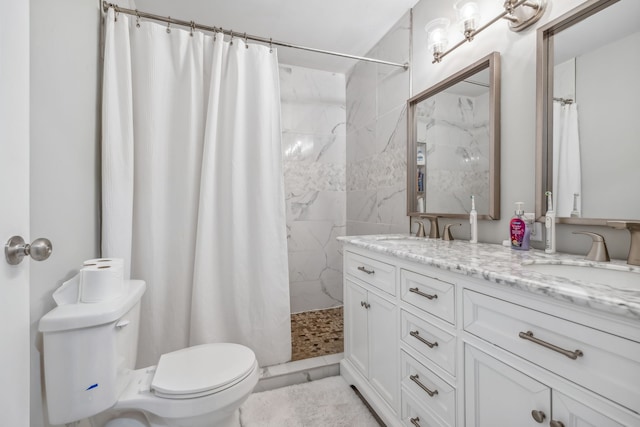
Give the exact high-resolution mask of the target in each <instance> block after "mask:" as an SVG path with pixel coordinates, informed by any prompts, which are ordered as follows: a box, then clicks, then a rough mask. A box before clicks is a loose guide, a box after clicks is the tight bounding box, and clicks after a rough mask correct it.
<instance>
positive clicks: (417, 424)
mask: <svg viewBox="0 0 640 427" xmlns="http://www.w3.org/2000/svg"><path fill="white" fill-rule="evenodd" d="M409 421H411V424H413V425H414V426H416V427H420V423H419V422H418V421H420V417H415V418H409Z"/></svg>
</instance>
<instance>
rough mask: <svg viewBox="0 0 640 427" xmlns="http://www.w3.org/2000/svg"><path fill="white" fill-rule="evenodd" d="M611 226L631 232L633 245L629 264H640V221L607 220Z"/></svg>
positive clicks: (628, 259) (628, 260)
mask: <svg viewBox="0 0 640 427" xmlns="http://www.w3.org/2000/svg"><path fill="white" fill-rule="evenodd" d="M607 225H608V226H609V227H613V228H615V229H617V230H623V229H625V228H626V229H627V230H629V233H631V245H630V246H629V255H628V256H627V264H630V265H640V221H607Z"/></svg>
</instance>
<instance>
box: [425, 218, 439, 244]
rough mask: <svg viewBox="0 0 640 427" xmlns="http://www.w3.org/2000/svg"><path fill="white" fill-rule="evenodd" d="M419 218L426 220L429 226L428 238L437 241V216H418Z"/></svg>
mask: <svg viewBox="0 0 640 427" xmlns="http://www.w3.org/2000/svg"><path fill="white" fill-rule="evenodd" d="M420 218H427V219H428V220H429V221H430V222H431V225H430V227H429V238H430V239H439V238H440V229H439V228H438V216H437V215H420Z"/></svg>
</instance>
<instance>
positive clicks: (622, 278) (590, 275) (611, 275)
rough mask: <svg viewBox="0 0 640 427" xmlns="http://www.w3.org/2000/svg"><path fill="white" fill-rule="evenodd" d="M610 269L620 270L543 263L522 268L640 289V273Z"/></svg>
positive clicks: (622, 269)
mask: <svg viewBox="0 0 640 427" xmlns="http://www.w3.org/2000/svg"><path fill="white" fill-rule="evenodd" d="M610 267H618V268H606V267H605V268H602V267H594V266H590V265H573V264H542V263H533V264H524V265H523V266H522V268H524V269H525V270H528V271H536V272H538V273H543V274H549V275H552V276H557V277H563V278H565V279H569V280H581V281H584V282H590V283H599V284H602V285H608V286H613V287H617V288H627V289H640V272H638V271H629V270H626V269H624V268H625V267H623V266H617V265H611V266H610Z"/></svg>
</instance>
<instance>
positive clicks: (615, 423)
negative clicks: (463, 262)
mask: <svg viewBox="0 0 640 427" xmlns="http://www.w3.org/2000/svg"><path fill="white" fill-rule="evenodd" d="M437 253H438V252H437V251H434V253H433V254H431V253H430V254H429V256H430V257H432V259H436V260H438V258H437V257H438V255H437ZM434 254H435V255H434ZM344 256H345V266H346V268H345V271H346V274H345V278H344V286H345V288H344V289H345V359H344V360H343V361H342V365H341V374H342V375H343V376H344V377H345V379H346V380H347V381H348V382H350V383H351V384H355V385H356V386H357V387H358V389H359V390H360V391H361V392H362V394H363V395H364V397H365V398H366V399H367V401H368V402H369V403H370V404H371V406H372V407H373V408H374V409H375V410H376V412H377V413H378V415H380V416H381V418H382V419H383V420H384V422H385V423H386V424H387V425H388V426H408V427H425V426H437V427H456V426H458V427H484V426H491V427H495V426H518V427H522V426H524V427H526V426H532V427H536V426H539V425H542V426H549V427H571V426H573V427H578V426H580V427H584V426H592V427H619V426H640V332H638V331H639V330H640V329H639V328H638V326H640V324H639V322H638V321H637V320H634V319H631V318H625V317H622V316H618V315H614V314H610V313H607V312H603V311H601V310H593V309H591V308H588V307H580V306H577V305H575V304H573V303H571V302H564V301H560V300H559V299H558V298H549V297H548V296H545V295H539V294H534V293H531V292H527V291H525V290H520V289H515V288H512V287H510V286H506V285H505V284H500V283H495V282H491V281H488V280H483V279H480V278H477V277H469V276H467V275H464V274H459V273H457V272H455V271H447V270H446V269H442V268H438V267H434V266H430V265H425V264H423V263H420V262H414V261H412V260H411V259H406V258H402V257H395V256H392V255H391V254H390V253H378V252H377V251H375V250H368V249H365V248H360V247H356V246H352V245H347V246H346V248H345V252H344ZM441 261H442V262H441V264H442V265H445V266H446V268H447V269H449V268H450V269H451V270H456V269H458V270H459V269H460V268H459V267H455V263H451V262H448V261H447V259H446V258H445V256H444V255H443V256H442V258H441ZM436 262H439V261H436ZM594 303H595V302H594Z"/></svg>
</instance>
